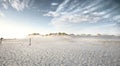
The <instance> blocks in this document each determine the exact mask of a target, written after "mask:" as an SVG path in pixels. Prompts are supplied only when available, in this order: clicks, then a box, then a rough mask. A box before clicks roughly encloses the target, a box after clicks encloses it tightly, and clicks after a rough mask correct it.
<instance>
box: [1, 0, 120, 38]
mask: <svg viewBox="0 0 120 66" xmlns="http://www.w3.org/2000/svg"><path fill="white" fill-rule="evenodd" d="M51 32H52V33H54V32H66V33H74V34H83V33H85V34H93V35H95V34H98V33H100V34H108V35H111V34H113V35H120V0H0V37H5V38H10V37H14V38H18V37H24V36H26V35H28V34H30V33H40V34H47V33H51Z"/></svg>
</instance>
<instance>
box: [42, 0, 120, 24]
mask: <svg viewBox="0 0 120 66" xmlns="http://www.w3.org/2000/svg"><path fill="white" fill-rule="evenodd" d="M119 11H120V6H119V4H117V3H115V2H114V1H113V0H106V1H104V0H85V1H84V0H64V2H63V3H61V4H60V5H59V6H58V8H57V9H56V11H50V12H48V13H47V14H45V15H44V16H49V17H53V19H52V20H51V23H52V24H53V25H58V24H59V25H63V24H64V23H81V22H88V23H96V22H100V21H103V20H105V21H106V20H109V21H108V22H115V23H116V22H120V17H119V16H120V14H119Z"/></svg>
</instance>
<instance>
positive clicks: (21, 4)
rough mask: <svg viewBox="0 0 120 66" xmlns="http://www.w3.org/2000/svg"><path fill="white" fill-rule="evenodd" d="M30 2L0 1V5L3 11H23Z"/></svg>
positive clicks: (21, 0) (16, 0) (17, 0)
mask: <svg viewBox="0 0 120 66" xmlns="http://www.w3.org/2000/svg"><path fill="white" fill-rule="evenodd" d="M32 2H33V0H1V1H0V4H2V6H3V8H4V9H8V8H10V7H12V8H14V9H16V10H17V11H23V10H24V9H26V8H28V7H29V6H30V5H31V3H32Z"/></svg>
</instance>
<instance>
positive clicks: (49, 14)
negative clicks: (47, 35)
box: [43, 11, 60, 17]
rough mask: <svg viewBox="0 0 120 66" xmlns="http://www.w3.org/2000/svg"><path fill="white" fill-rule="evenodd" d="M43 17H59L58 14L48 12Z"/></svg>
mask: <svg viewBox="0 0 120 66" xmlns="http://www.w3.org/2000/svg"><path fill="white" fill-rule="evenodd" d="M43 16H51V17H58V16H60V14H59V13H57V12H53V11H50V12H48V13H47V14H44V15H43Z"/></svg>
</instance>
